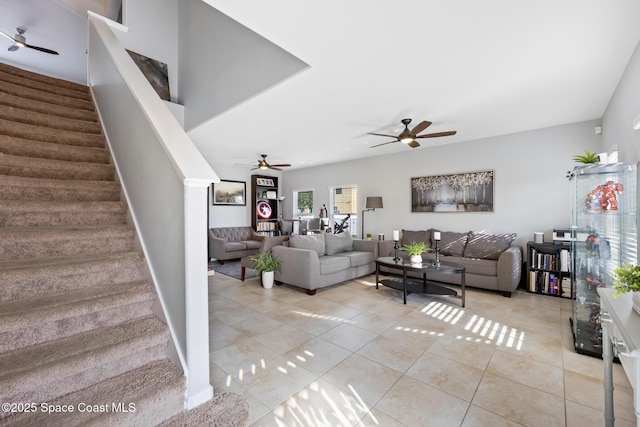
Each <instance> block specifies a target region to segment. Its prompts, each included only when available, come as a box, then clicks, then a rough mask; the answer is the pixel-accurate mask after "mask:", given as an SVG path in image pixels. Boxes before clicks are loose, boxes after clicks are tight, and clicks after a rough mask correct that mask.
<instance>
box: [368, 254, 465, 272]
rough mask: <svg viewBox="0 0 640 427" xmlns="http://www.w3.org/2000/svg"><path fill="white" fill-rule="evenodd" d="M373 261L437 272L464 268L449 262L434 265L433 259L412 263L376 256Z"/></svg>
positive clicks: (455, 270) (462, 269)
mask: <svg viewBox="0 0 640 427" xmlns="http://www.w3.org/2000/svg"><path fill="white" fill-rule="evenodd" d="M375 261H376V263H377V264H380V265H384V266H385V267H392V268H401V269H403V270H415V271H421V270H429V271H437V272H439V273H462V272H463V271H464V270H465V267H464V266H462V265H458V264H454V263H451V262H440V265H439V266H436V265H434V262H433V261H424V262H422V263H421V264H412V263H411V262H409V261H408V260H405V259H402V258H400V259H399V260H398V261H396V260H394V259H393V257H390V256H383V257H380V258H377V259H376V260H375Z"/></svg>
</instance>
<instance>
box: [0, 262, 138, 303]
mask: <svg viewBox="0 0 640 427" xmlns="http://www.w3.org/2000/svg"><path fill="white" fill-rule="evenodd" d="M145 268H146V266H145V259H144V256H143V255H142V254H141V253H139V252H118V253H114V254H102V255H94V254H91V255H81V256H73V257H57V258H44V259H43V258H41V259H35V260H31V259H28V260H23V261H11V262H7V261H5V262H0V301H2V302H5V301H13V300H19V299H21V298H24V294H25V293H28V294H34V295H42V294H44V293H60V292H66V291H81V290H82V289H85V288H87V287H95V286H98V287H99V286H107V285H109V284H121V283H128V282H132V281H142V280H145V275H146V270H145Z"/></svg>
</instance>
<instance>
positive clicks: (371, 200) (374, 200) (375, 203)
mask: <svg viewBox="0 0 640 427" xmlns="http://www.w3.org/2000/svg"><path fill="white" fill-rule="evenodd" d="M364 207H365V209H363V210H362V220H361V221H360V222H361V223H362V238H363V239H364V213H365V212H367V211H375V210H376V208H378V209H381V208H382V197H380V196H374V197H367V199H366V201H365V203H364Z"/></svg>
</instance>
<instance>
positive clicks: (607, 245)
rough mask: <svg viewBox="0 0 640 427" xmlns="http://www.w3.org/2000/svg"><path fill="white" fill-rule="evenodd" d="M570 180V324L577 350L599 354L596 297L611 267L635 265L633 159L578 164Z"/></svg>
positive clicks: (610, 276)
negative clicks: (630, 161) (619, 161)
mask: <svg viewBox="0 0 640 427" xmlns="http://www.w3.org/2000/svg"><path fill="white" fill-rule="evenodd" d="M569 179H570V180H571V184H572V194H571V204H572V225H571V233H572V238H573V240H572V244H571V254H572V265H571V280H572V283H573V290H574V293H575V295H574V296H573V297H574V302H573V313H572V316H571V328H572V332H573V339H574V346H575V349H576V351H577V352H578V353H583V354H588V355H591V356H596V357H601V356H602V327H601V323H600V298H599V297H598V292H597V289H598V288H600V287H605V288H609V287H611V286H612V284H613V281H614V276H613V271H614V270H615V269H616V268H617V267H619V266H621V265H622V264H623V263H625V262H628V263H631V264H634V265H635V264H637V262H638V259H637V258H638V253H637V240H638V239H637V238H638V235H637V234H638V233H637V232H638V229H637V215H636V213H637V202H636V200H637V189H638V182H637V164H635V163H633V164H631V163H614V164H602V165H601V164H594V165H589V166H581V167H576V168H575V169H574V170H573V171H572V172H571V173H570V175H569Z"/></svg>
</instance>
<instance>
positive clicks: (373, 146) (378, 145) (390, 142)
mask: <svg viewBox="0 0 640 427" xmlns="http://www.w3.org/2000/svg"><path fill="white" fill-rule="evenodd" d="M394 142H398V141H389V142H383V143H382V144H377V145H372V146H371V147H369V148H375V147H380V146H381V145H387V144H393V143H394Z"/></svg>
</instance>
